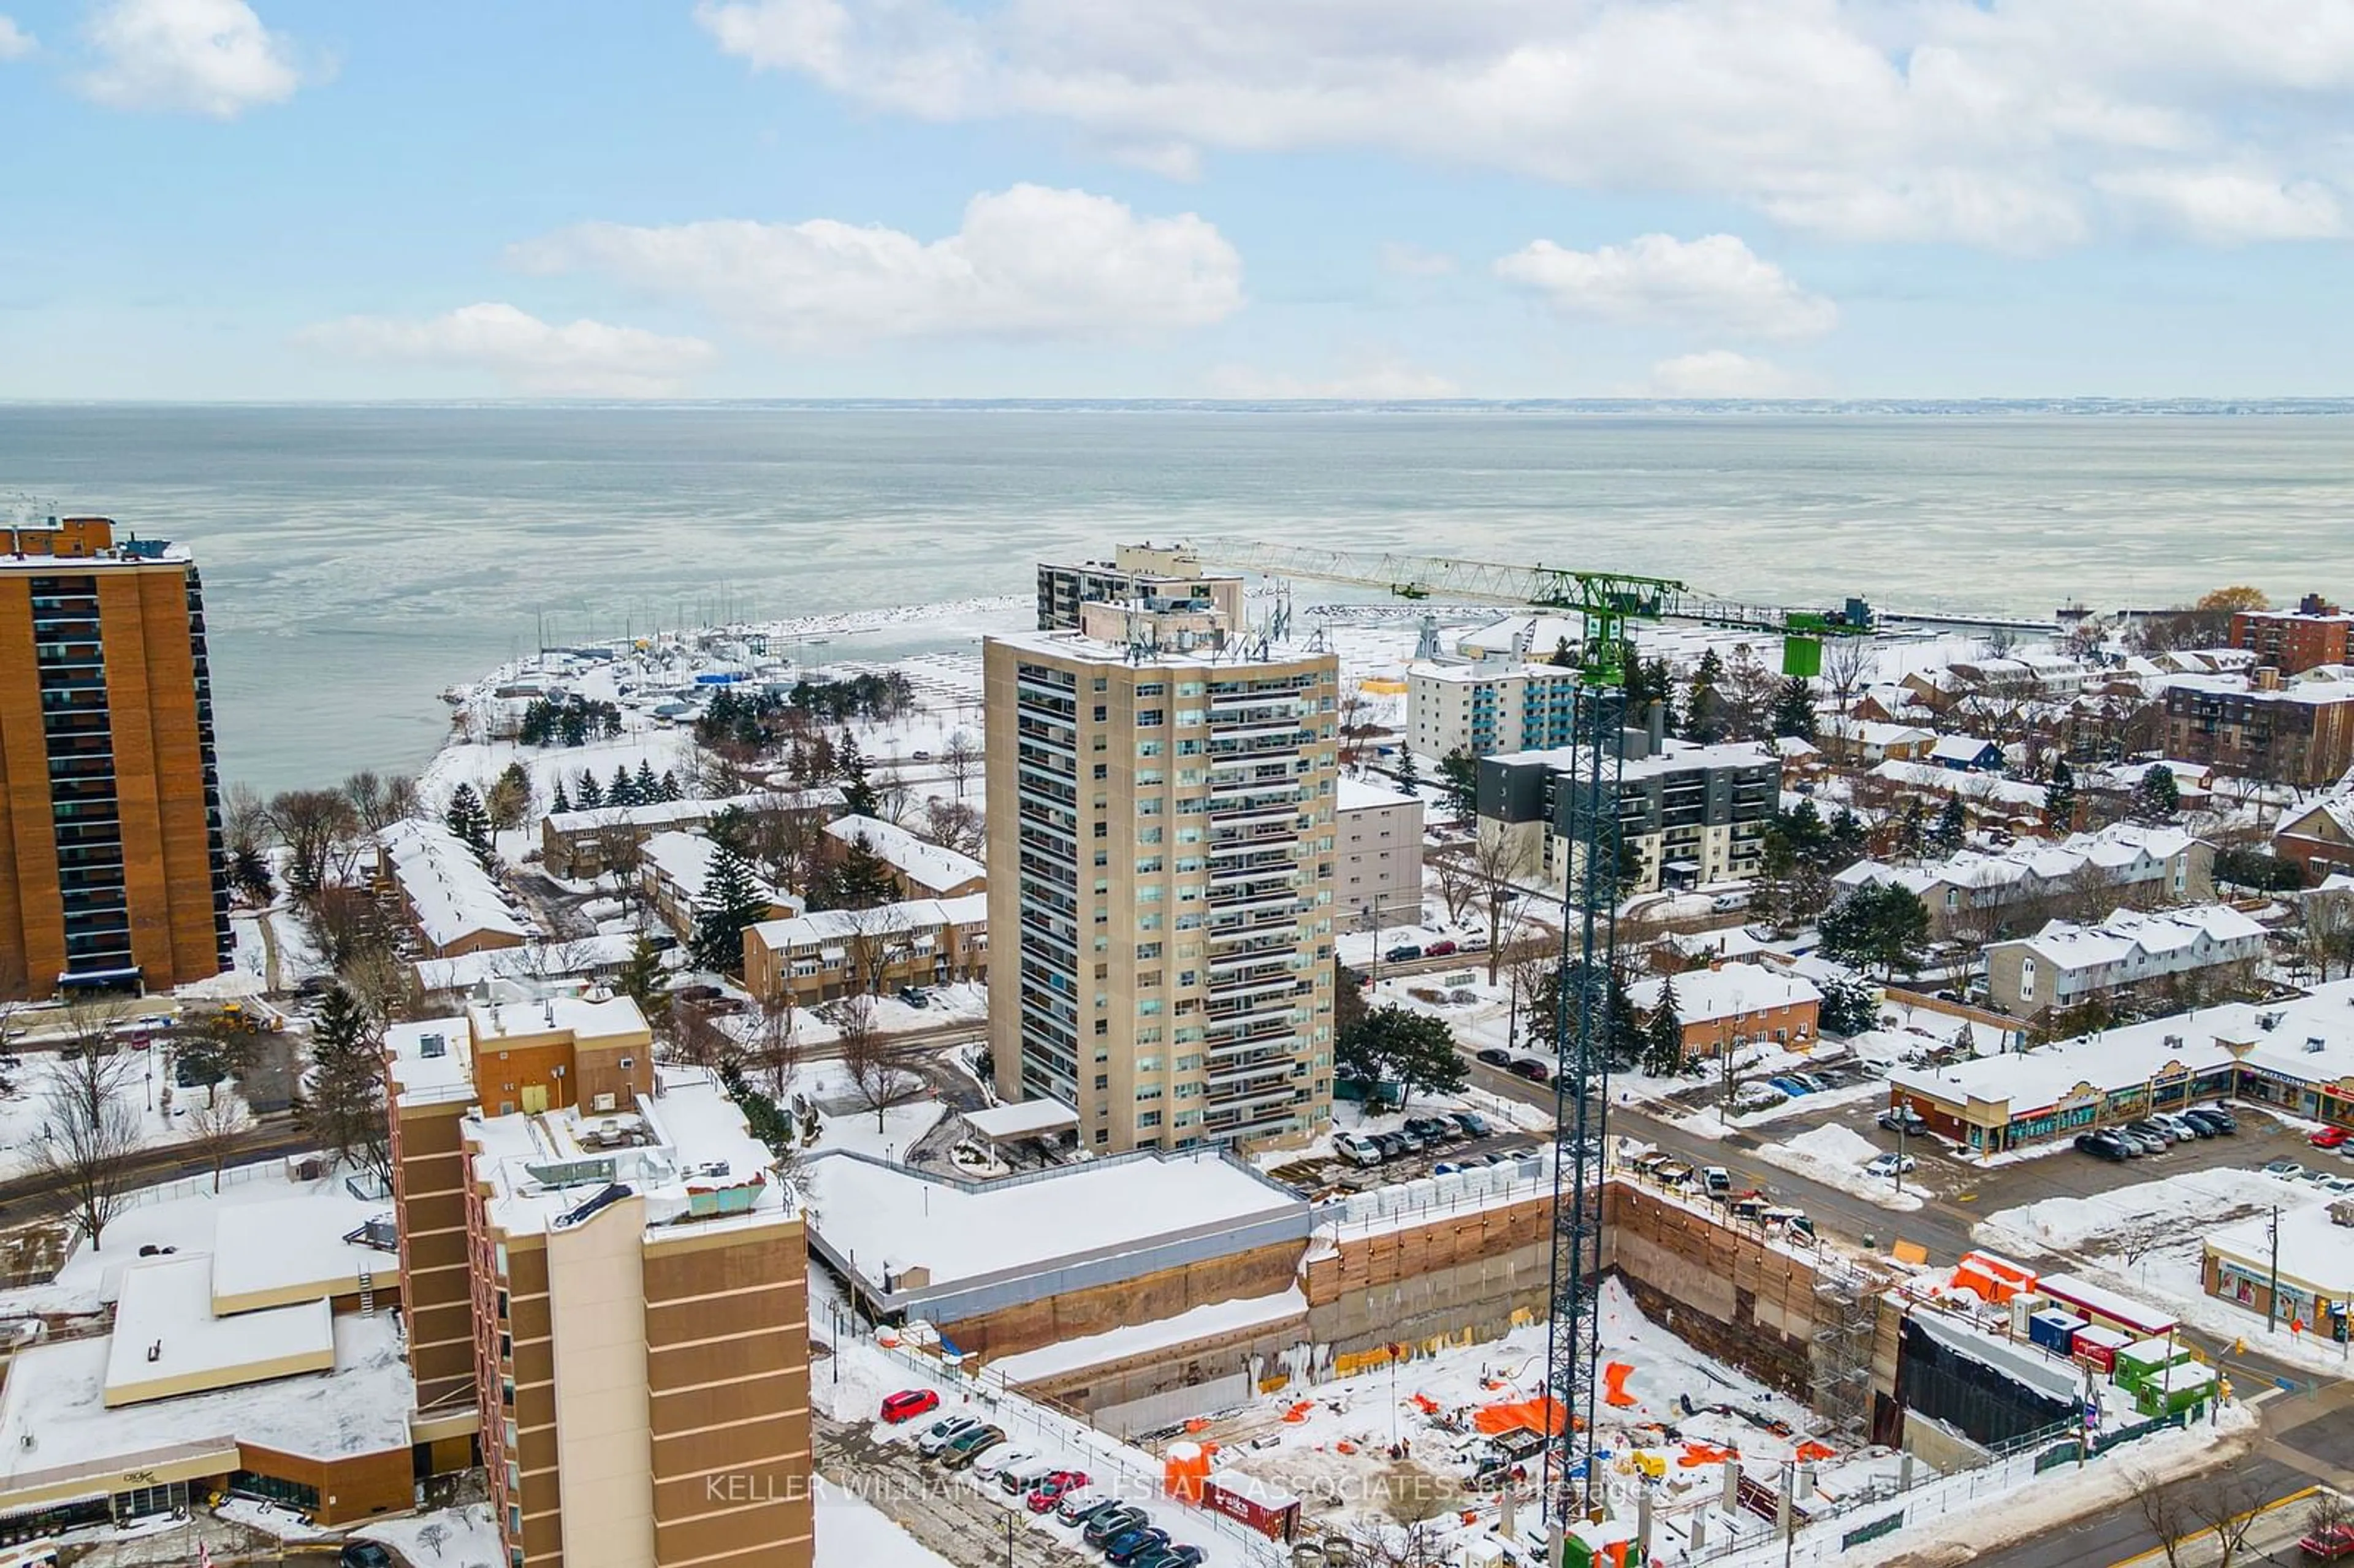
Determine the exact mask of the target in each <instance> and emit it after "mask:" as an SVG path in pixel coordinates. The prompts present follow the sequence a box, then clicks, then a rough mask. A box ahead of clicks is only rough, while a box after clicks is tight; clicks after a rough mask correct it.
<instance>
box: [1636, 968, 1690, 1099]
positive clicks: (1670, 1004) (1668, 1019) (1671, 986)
mask: <svg viewBox="0 0 2354 1568" xmlns="http://www.w3.org/2000/svg"><path fill="white" fill-rule="evenodd" d="M1683 1066H1684V1023H1683V1018H1682V1015H1681V1013H1679V1012H1677V1011H1676V981H1675V977H1674V976H1673V975H1670V976H1669V977H1668V978H1667V979H1666V980H1661V981H1660V982H1659V1002H1658V1003H1657V1005H1655V1006H1654V1007H1653V1008H1652V1009H1651V1016H1650V1018H1649V1021H1648V1022H1646V1023H1645V1025H1644V1029H1643V1071H1645V1072H1646V1073H1649V1075H1651V1076H1653V1077H1655V1078H1668V1077H1673V1076H1674V1075H1676V1074H1678V1073H1681V1072H1682V1071H1683Z"/></svg>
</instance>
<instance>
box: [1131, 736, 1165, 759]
mask: <svg viewBox="0 0 2354 1568" xmlns="http://www.w3.org/2000/svg"><path fill="white" fill-rule="evenodd" d="M1165 744H1166V743H1165V742H1162V741H1158V740H1140V741H1138V742H1137V743H1136V755H1137V756H1139V757H1158V756H1160V755H1161V751H1162V749H1163V747H1164V746H1165Z"/></svg>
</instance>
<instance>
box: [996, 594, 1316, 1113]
mask: <svg viewBox="0 0 2354 1568" xmlns="http://www.w3.org/2000/svg"><path fill="white" fill-rule="evenodd" d="M1228 641H1229V644H1230V649H1231V651H1229V650H1216V651H1213V650H1211V649H1209V648H1207V647H1203V648H1199V649H1197V650H1183V651H1180V650H1177V649H1175V648H1174V647H1173V646H1171V647H1161V646H1155V645H1152V644H1149V643H1146V642H1141V641H1140V642H1135V643H1130V644H1129V645H1127V646H1120V645H1118V644H1114V643H1109V642H1104V641H1095V640H1093V639H1089V638H1087V637H1086V636H1083V635H1081V634H1078V633H1076V632H1067V631H1065V632H1034V633H1025V634H1023V635H1019V636H1013V637H1003V638H991V639H989V640H988V641H987V642H986V644H985V645H984V650H983V654H982V663H983V671H984V677H983V678H984V686H985V691H986V700H987V713H988V725H987V732H988V748H989V755H988V780H989V782H988V801H989V853H988V857H987V858H988V863H989V866H990V868H991V875H990V879H989V927H990V930H991V932H992V933H993V936H994V940H992V941H991V944H990V950H989V980H990V997H991V1008H990V1049H991V1055H992V1059H993V1061H994V1062H995V1064H996V1074H997V1087H998V1091H999V1093H1000V1094H1001V1095H1002V1096H1003V1097H1005V1098H1007V1099H1008V1100H1018V1099H1029V1098H1036V1097H1042V1096H1043V1097H1049V1098H1052V1099H1055V1100H1058V1101H1060V1102H1062V1103H1063V1104H1065V1105H1067V1106H1070V1107H1072V1108H1073V1109H1074V1110H1076V1112H1077V1114H1078V1118H1079V1136H1080V1141H1081V1147H1083V1148H1086V1149H1089V1150H1099V1151H1108V1152H1119V1151H1121V1150H1129V1149H1135V1148H1140V1147H1150V1146H1155V1145H1158V1146H1161V1147H1165V1148H1182V1147H1185V1146H1188V1145H1193V1144H1204V1143H1214V1142H1235V1141H1240V1140H1245V1139H1250V1140H1259V1139H1278V1138H1299V1137H1307V1136H1310V1135H1312V1134H1314V1133H1315V1132H1316V1131H1318V1130H1319V1129H1320V1128H1322V1127H1323V1126H1324V1125H1325V1124H1327V1123H1328V1122H1329V1121H1330V1120H1331V1090H1332V1068H1331V1061H1332V1040H1331V1022H1332V1019H1331V1013H1332V991H1331V981H1332V974H1331V969H1332V966H1331V956H1332V920H1333V915H1334V906H1335V903H1336V900H1335V895H1334V885H1335V878H1336V875H1337V873H1338V859H1339V857H1338V853H1337V848H1336V843H1335V839H1336V836H1337V829H1336V824H1335V815H1336V807H1337V794H1338V787H1339V768H1338V762H1337V742H1336V738H1335V737H1336V733H1337V726H1338V722H1339V718H1338V712H1337V709H1338V696H1339V664H1338V661H1337V660H1336V659H1335V657H1334V656H1333V655H1332V654H1331V653H1310V652H1300V653H1288V652H1280V651H1278V652H1272V653H1269V654H1268V655H1267V656H1266V657H1246V656H1242V654H1241V653H1240V652H1239V650H1240V640H1238V639H1230V640H1228Z"/></svg>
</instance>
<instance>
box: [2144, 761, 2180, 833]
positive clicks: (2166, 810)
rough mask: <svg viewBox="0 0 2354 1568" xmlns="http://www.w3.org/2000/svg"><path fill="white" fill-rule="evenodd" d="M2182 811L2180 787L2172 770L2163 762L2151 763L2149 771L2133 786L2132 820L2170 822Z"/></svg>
mask: <svg viewBox="0 0 2354 1568" xmlns="http://www.w3.org/2000/svg"><path fill="white" fill-rule="evenodd" d="M2180 810H2182V786H2181V785H2180V783H2179V782H2178V781H2177V780H2176V779H2175V777H2174V769H2173V768H2168V766H2167V765H2166V764H2165V763H2163V762H2153V763H2151V764H2150V765H2149V770H2148V771H2147V772H2146V773H2144V774H2143V775H2142V776H2141V782H2140V783H2138V784H2137V785H2135V786H2134V792H2133V806H2132V812H2133V819H2134V821H2137V822H2170V821H2174V818H2175V814H2176V813H2177V812H2179V811H2180Z"/></svg>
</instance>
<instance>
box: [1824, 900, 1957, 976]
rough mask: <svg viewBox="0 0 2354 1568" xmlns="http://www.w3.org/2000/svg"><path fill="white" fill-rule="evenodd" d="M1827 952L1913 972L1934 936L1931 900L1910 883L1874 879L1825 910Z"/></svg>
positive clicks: (1888, 971) (1864, 964) (1889, 971)
mask: <svg viewBox="0 0 2354 1568" xmlns="http://www.w3.org/2000/svg"><path fill="white" fill-rule="evenodd" d="M1818 929H1819V930H1820V931H1821V933H1822V950H1823V955H1824V956H1825V957H1826V958H1832V959H1839V960H1840V962H1842V963H1848V964H1853V965H1855V966H1857V967H1858V968H1870V969H1879V970H1880V971H1881V972H1882V974H1883V975H1893V974H1895V973H1897V972H1899V971H1902V972H1903V973H1905V974H1908V975H1909V974H1911V973H1913V972H1914V970H1916V969H1919V968H1920V967H1921V959H1922V957H1923V949H1924V948H1925V947H1926V946H1927V945H1928V941H1929V906H1927V905H1925V904H1924V903H1922V902H1921V895H1919V894H1917V893H1915V892H1914V891H1913V890H1912V889H1911V888H1909V887H1900V886H1898V885H1895V884H1894V883H1874V884H1872V885H1871V886H1869V887H1859V888H1856V889H1854V890H1852V891H1851V892H1850V893H1849V894H1848V895H1847V896H1845V897H1844V898H1841V899H1840V901H1839V902H1838V903H1836V904H1834V905H1832V906H1830V907H1829V909H1827V910H1825V911H1824V912H1823V917H1822V920H1821V922H1820V923H1819V927H1818Z"/></svg>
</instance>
